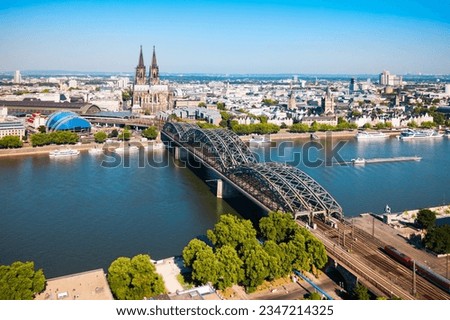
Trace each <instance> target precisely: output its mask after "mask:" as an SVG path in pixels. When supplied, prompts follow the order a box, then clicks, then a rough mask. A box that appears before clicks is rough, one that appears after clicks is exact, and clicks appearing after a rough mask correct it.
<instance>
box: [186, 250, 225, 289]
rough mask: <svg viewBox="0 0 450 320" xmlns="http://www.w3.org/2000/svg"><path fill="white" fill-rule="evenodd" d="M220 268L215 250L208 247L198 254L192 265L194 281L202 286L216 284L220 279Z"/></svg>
mask: <svg viewBox="0 0 450 320" xmlns="http://www.w3.org/2000/svg"><path fill="white" fill-rule="evenodd" d="M219 268H220V266H219V261H218V260H217V257H216V256H215V254H214V252H213V249H212V248H211V247H209V246H207V247H206V248H204V250H201V251H199V252H198V253H197V254H196V259H195V261H194V263H193V264H192V279H193V280H195V281H197V282H199V283H201V284H205V283H208V282H211V283H213V284H215V283H217V280H218V278H219Z"/></svg>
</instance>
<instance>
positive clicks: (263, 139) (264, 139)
mask: <svg viewBox="0 0 450 320" xmlns="http://www.w3.org/2000/svg"><path fill="white" fill-rule="evenodd" d="M270 142H271V140H270V136H253V137H252V138H251V139H250V140H249V144H250V145H252V146H260V145H263V144H269V143H270Z"/></svg>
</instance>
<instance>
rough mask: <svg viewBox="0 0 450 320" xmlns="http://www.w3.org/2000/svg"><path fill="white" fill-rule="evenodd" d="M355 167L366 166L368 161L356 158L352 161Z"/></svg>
mask: <svg viewBox="0 0 450 320" xmlns="http://www.w3.org/2000/svg"><path fill="white" fill-rule="evenodd" d="M351 161H352V163H353V164H354V165H364V164H366V159H364V158H359V157H358V158H356V159H352V160H351Z"/></svg>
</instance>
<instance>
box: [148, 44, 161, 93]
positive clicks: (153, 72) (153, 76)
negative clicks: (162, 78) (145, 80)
mask: <svg viewBox="0 0 450 320" xmlns="http://www.w3.org/2000/svg"><path fill="white" fill-rule="evenodd" d="M149 78H150V85H155V84H159V67H158V63H157V62H156V53H155V46H153V57H152V65H151V67H150V76H149Z"/></svg>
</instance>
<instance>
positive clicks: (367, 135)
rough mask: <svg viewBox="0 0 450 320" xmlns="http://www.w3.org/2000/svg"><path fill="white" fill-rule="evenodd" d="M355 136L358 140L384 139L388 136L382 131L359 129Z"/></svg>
mask: <svg viewBox="0 0 450 320" xmlns="http://www.w3.org/2000/svg"><path fill="white" fill-rule="evenodd" d="M355 137H356V139H358V140H372V139H385V138H388V137H389V136H388V135H387V134H385V133H384V132H367V131H359V132H358V133H357V134H356V136H355Z"/></svg>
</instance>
